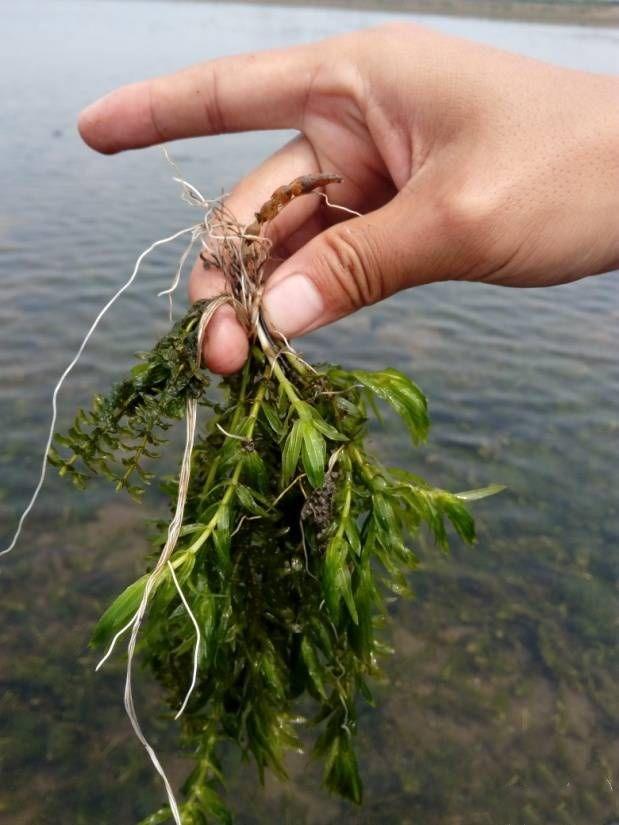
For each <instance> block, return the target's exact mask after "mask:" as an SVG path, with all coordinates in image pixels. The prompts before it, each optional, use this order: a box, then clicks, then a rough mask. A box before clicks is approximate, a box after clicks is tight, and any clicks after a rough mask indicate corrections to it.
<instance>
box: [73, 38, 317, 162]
mask: <svg viewBox="0 0 619 825" xmlns="http://www.w3.org/2000/svg"><path fill="white" fill-rule="evenodd" d="M320 59H321V58H320V47H318V46H300V47H295V48H291V49H281V50H275V51H267V52H258V53H256V54H247V55H240V56H236V57H224V58H221V59H218V60H212V61H208V62H206V63H202V64H200V65H197V66H193V67H191V68H189V69H185V70H183V71H180V72H177V73H176V74H172V75H168V76H165V77H158V78H154V79H152V80H147V81H144V82H141V83H134V84H131V85H129V86H124V87H122V88H120V89H117V90H116V91H113V92H111V93H110V94H108V95H106V96H105V97H102V98H101V99H100V100H97V101H96V102H95V103H93V104H91V105H90V106H89V107H88V108H87V109H85V110H84V111H83V112H82V114H81V115H80V118H79V124H78V126H79V130H80V134H81V135H82V137H83V139H84V140H85V141H86V143H87V144H88V145H89V146H91V147H92V148H93V149H97V150H98V151H99V152H104V153H106V154H111V153H113V152H119V151H122V150H123V149H135V148H139V147H142V146H151V145H153V144H156V143H162V142H165V141H168V140H176V139H178V138H188V137H196V136H198V135H215V134H221V133H224V132H242V131H250V130H259V129H285V128H296V127H299V126H300V125H301V122H302V119H303V111H304V108H305V103H306V100H307V97H308V93H309V90H310V88H311V85H312V81H313V78H314V77H315V75H316V72H317V70H318V67H319V65H320V64H319V61H320Z"/></svg>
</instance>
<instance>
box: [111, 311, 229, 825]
mask: <svg viewBox="0 0 619 825" xmlns="http://www.w3.org/2000/svg"><path fill="white" fill-rule="evenodd" d="M228 302H229V297H228V296H225V295H224V296H220V297H219V298H216V299H215V300H214V301H211V303H210V304H209V306H208V309H207V310H206V311H205V312H204V313H203V314H202V317H201V318H200V324H199V326H198V336H197V338H198V340H197V356H196V357H197V362H198V364H199V363H200V358H201V351H202V342H203V340H204V332H205V330H206V327H207V324H208V323H209V321H210V320H211V318H212V317H213V315H214V314H215V312H216V311H217V310H218V309H219V307H220V306H223V304H225V303H228ZM197 416H198V401H197V399H196V398H189V399H188V400H187V406H186V438H185V450H184V452H183V460H182V462H181V468H180V473H179V479H178V496H177V499H176V509H175V511H174V517H173V518H172V521H171V522H170V525H169V527H168V535H167V538H166V542H165V545H164V547H163V550H162V551H161V555H160V556H159V559H158V561H157V564H156V565H155V567H154V569H153V571H152V572H151V574H150V575H149V577H148V579H147V580H146V585H145V587H144V593H143V594H142V599H141V601H140V605H139V607H138V609H137V612H136V614H135V616H134V619H133V620H132V626H131V636H130V638H129V644H128V645H127V673H126V677H125V691H124V705H125V710H126V712H127V716H128V717H129V721H130V722H131V726H132V728H133V730H134V732H135V735H136V736H137V738H138V739H139V741H140V742H141V743H142V745H143V746H144V749H145V750H146V752H147V754H148V755H149V757H150V760H151V762H152V763H153V765H154V767H155V770H156V771H157V773H158V774H159V775H160V776H161V778H162V780H163V784H164V785H165V789H166V793H167V796H168V804H169V805H170V810H171V811H172V816H173V818H174V822H175V823H176V825H182V822H181V819H180V813H179V810H178V805H177V803H176V799H175V797H174V791H173V790H172V786H171V785H170V781H169V780H168V777H167V775H166V773H165V771H164V769H163V767H162V765H161V763H160V762H159V759H158V757H157V754H156V753H155V751H154V749H153V748H152V746H151V745H150V743H149V742H148V740H147V739H146V737H145V736H144V733H143V732H142V728H141V727H140V722H139V720H138V717H137V713H136V710H135V704H134V701H133V685H132V672H133V659H134V656H135V648H136V645H137V639H138V634H139V632H140V627H141V626H142V621H143V619H144V616H145V614H146V608H147V606H148V600H149V598H150V594H151V593H152V591H153V589H154V588H155V586H156V585H157V584H158V579H159V576H160V575H161V573H162V572H163V570H164V568H165V567H166V565H168V566H169V567H170V568H171V567H172V565H171V563H170V557H171V556H172V553H173V552H174V549H175V547H176V543H177V542H178V537H179V535H180V532H181V528H182V526H183V516H184V514H185V504H186V502H187V492H188V490H189V480H190V476H191V454H192V452H193V445H194V441H195V435H196V424H197ZM181 598H182V599H183V603H184V604H185V606H186V607H187V604H186V602H185V599H184V596H182V593H181ZM187 609H189V608H188V607H187ZM189 612H190V615H191V616H192V619H193V618H194V617H193V615H192V614H191V611H189ZM191 690H193V687H192V688H191ZM183 709H184V707H183Z"/></svg>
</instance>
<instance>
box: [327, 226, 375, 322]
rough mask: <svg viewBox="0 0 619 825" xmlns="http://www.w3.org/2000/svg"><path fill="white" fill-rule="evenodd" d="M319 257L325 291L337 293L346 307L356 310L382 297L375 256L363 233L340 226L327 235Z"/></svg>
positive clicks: (367, 237)
mask: <svg viewBox="0 0 619 825" xmlns="http://www.w3.org/2000/svg"><path fill="white" fill-rule="evenodd" d="M322 257H323V261H322V262H321V263H322V264H323V267H322V269H323V271H325V272H326V278H327V280H328V283H326V284H325V288H326V289H327V290H328V291H332V292H338V293H339V295H340V296H341V297H342V298H343V299H344V300H345V301H346V302H347V304H348V306H349V307H350V308H352V309H360V308H361V307H364V306H368V305H369V304H374V303H376V302H377V301H380V300H381V299H382V298H384V297H385V292H386V291H385V288H384V284H385V281H384V278H383V275H382V271H381V268H380V266H378V265H377V262H378V260H379V256H378V254H377V251H376V250H375V249H374V244H373V243H372V241H371V240H370V235H369V233H367V232H366V231H365V230H362V229H356V230H355V229H351V228H347V227H346V228H345V227H342V228H341V229H334V230H332V231H331V232H327V233H326V236H325V245H324V247H323V253H322ZM334 297H335V298H336V299H337V296H334ZM340 301H341V299H340Z"/></svg>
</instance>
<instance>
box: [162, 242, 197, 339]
mask: <svg viewBox="0 0 619 825" xmlns="http://www.w3.org/2000/svg"><path fill="white" fill-rule="evenodd" d="M198 235H199V232H198V229H197V228H196V229H194V231H193V232H192V233H191V240H190V241H189V244H188V245H187V249H186V250H185V251H184V252H183V254H182V255H181V257H180V260H179V262H178V267H177V268H176V274H175V275H174V279H173V281H172V284H171V286H169V287H168V288H167V289H163V290H161V292H158V293H157V297H158V298H161V297H162V296H163V295H167V296H168V300H169V302H170V323H172V312H173V309H174V305H173V295H174V293H175V292H176V290H177V289H178V285H179V284H180V281H181V275H182V274H183V267H184V266H185V261H186V260H187V258H188V257H189V255H190V254H191V250H192V249H193V245H194V244H195V242H196V240H197V238H198Z"/></svg>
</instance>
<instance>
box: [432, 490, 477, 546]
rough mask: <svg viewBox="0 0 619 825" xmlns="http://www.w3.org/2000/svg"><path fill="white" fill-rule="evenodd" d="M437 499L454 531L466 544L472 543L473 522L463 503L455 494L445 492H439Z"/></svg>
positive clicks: (473, 539)
mask: <svg viewBox="0 0 619 825" xmlns="http://www.w3.org/2000/svg"><path fill="white" fill-rule="evenodd" d="M437 500H438V501H439V502H440V507H441V509H442V510H443V512H444V513H445V515H446V516H447V518H448V519H449V521H450V522H451V523H452V525H453V527H454V529H455V531H456V533H457V534H458V535H459V536H460V538H461V539H463V540H464V541H466V542H467V543H468V544H472V543H473V542H474V541H475V522H474V521H473V517H472V516H471V514H470V513H469V511H468V510H467V509H466V507H465V506H464V504H462V502H461V501H460V500H459V499H458V498H457V497H456V496H454V495H452V494H451V493H445V492H442V493H440V494H439V495H438V496H437Z"/></svg>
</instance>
